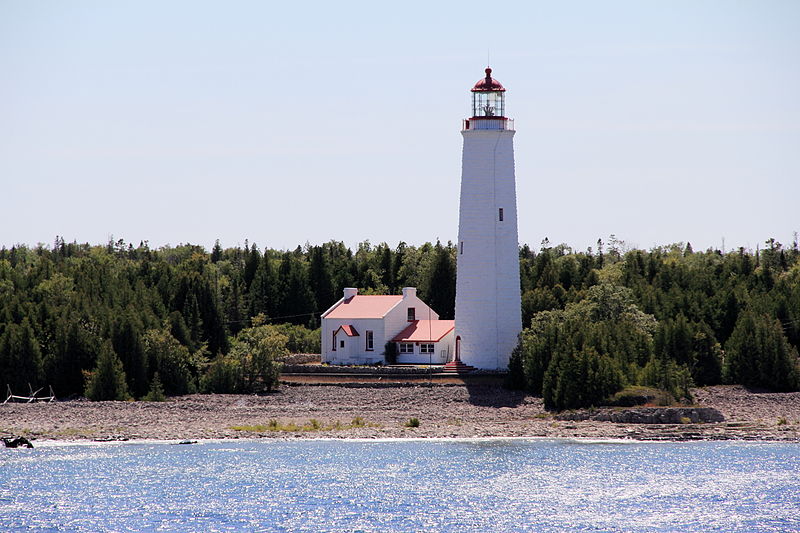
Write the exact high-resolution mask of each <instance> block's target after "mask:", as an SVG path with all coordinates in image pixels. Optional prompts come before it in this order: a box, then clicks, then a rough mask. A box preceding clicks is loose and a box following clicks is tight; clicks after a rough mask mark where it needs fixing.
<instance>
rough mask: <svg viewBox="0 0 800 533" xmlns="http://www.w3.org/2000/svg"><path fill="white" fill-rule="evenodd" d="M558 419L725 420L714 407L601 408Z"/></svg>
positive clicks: (621, 421)
mask: <svg viewBox="0 0 800 533" xmlns="http://www.w3.org/2000/svg"><path fill="white" fill-rule="evenodd" d="M555 419H556V420H571V421H583V420H593V421H597V422H614V423H616V424H686V423H692V424H697V423H717V422H724V421H725V417H724V416H722V413H720V412H719V411H717V410H716V409H714V408H712V407H641V408H638V409H622V410H616V409H599V410H582V411H570V412H565V413H559V414H557V415H556V416H555Z"/></svg>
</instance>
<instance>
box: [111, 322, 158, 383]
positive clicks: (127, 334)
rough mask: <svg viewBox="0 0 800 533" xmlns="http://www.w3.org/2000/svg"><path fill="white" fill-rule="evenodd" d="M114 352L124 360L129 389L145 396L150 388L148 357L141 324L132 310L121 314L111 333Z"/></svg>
mask: <svg viewBox="0 0 800 533" xmlns="http://www.w3.org/2000/svg"><path fill="white" fill-rule="evenodd" d="M111 342H112V346H113V347H114V352H115V353H116V354H117V355H118V356H119V358H120V360H121V361H122V369H123V370H124V371H125V376H126V377H127V379H128V390H130V391H131V393H132V394H133V396H134V397H137V398H138V397H141V396H144V395H145V394H146V393H147V391H148V390H149V389H150V383H149V380H148V378H147V359H146V358H145V355H144V349H143V348H142V341H141V325H140V324H139V322H138V320H137V319H136V316H135V315H134V313H133V312H132V311H127V312H126V313H124V314H123V315H122V316H120V317H119V318H118V319H117V321H116V323H115V324H114V331H113V333H112V335H111Z"/></svg>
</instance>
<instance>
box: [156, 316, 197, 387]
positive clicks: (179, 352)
mask: <svg viewBox="0 0 800 533" xmlns="http://www.w3.org/2000/svg"><path fill="white" fill-rule="evenodd" d="M142 344H143V353H144V355H145V358H146V359H147V362H148V366H149V368H150V370H151V371H152V373H153V375H154V376H155V375H158V376H159V379H160V382H161V384H162V385H163V388H164V391H165V392H166V394H169V395H170V396H176V395H180V394H189V393H192V392H196V391H197V376H198V374H199V371H200V367H201V366H203V364H204V359H205V358H204V356H203V354H202V351H201V353H198V354H194V355H193V354H191V353H189V349H188V348H187V347H186V346H183V345H182V344H181V343H180V342H178V340H177V339H176V338H175V337H173V336H172V334H171V333H170V332H169V331H167V330H164V329H151V330H148V331H147V332H145V334H144V335H143V336H142ZM151 390H152V383H151Z"/></svg>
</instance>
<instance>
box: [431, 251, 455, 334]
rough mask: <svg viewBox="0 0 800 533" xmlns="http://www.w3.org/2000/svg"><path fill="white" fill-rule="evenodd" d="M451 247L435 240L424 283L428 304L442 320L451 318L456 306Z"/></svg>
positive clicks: (453, 262) (453, 263)
mask: <svg viewBox="0 0 800 533" xmlns="http://www.w3.org/2000/svg"><path fill="white" fill-rule="evenodd" d="M451 252H452V251H451V249H450V248H449V247H448V248H445V247H444V246H442V245H441V243H439V242H437V243H436V246H435V248H434V258H433V267H432V268H431V271H430V277H429V278H428V280H427V282H426V283H425V285H426V286H427V287H428V291H427V293H428V294H427V297H428V305H430V307H431V308H432V309H433V310H434V311H436V312H437V313H439V318H441V319H442V320H452V319H453V317H454V316H455V307H456V267H455V261H454V259H453V255H452V253H451Z"/></svg>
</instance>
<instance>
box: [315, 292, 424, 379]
mask: <svg viewBox="0 0 800 533" xmlns="http://www.w3.org/2000/svg"><path fill="white" fill-rule="evenodd" d="M408 289H409V288H406V289H404V291H403V294H404V298H403V299H402V300H400V301H399V302H398V303H397V304H396V305H395V306H394V307H392V308H391V309H390V310H389V311H388V312H387V313H386V315H385V316H384V317H383V318H359V319H353V318H340V319H331V318H323V319H322V327H321V328H320V329H321V333H320V335H321V336H322V350H321V351H322V362H323V363H330V364H339V365H348V364H372V363H375V362H379V361H384V355H383V352H384V350H385V347H386V342H388V341H389V340H391V339H393V338H394V337H395V336H396V335H397V334H398V333H400V332H401V331H403V330H404V329H405V328H406V327H407V326H408V308H409V307H413V308H414V309H415V313H416V319H417V320H428V319H429V318H430V319H431V320H438V319H439V315H438V314H437V313H435V312H434V311H433V310H432V309H430V307H428V306H427V304H425V302H423V301H422V300H420V299H419V298H418V297H417V295H416V290H414V289H413V288H412V289H411V290H408ZM343 301H344V299H342V300H339V301H338V302H337V303H336V304H334V305H333V307H331V309H329V310H328V311H326V312H325V314H327V313H328V312H329V311H331V310H332V309H334V308H335V307H336V306H338V305H339V304H341V303H342V302H343ZM429 311H430V313H429ZM348 324H349V325H352V326H353V327H354V328H356V331H358V333H359V336H358V337H355V339H357V340H356V341H355V342H349V340H348V342H346V343H345V345H346V347H348V349H349V350H350V351H349V352H347V353H342V352H341V349H338V348H337V350H336V351H333V350H331V346H332V342H331V340H332V336H333V332H334V331H336V330H337V329H339V328H340V327H341V326H344V325H348ZM367 330H372V331H373V343H374V344H373V346H374V350H373V351H372V352H367V351H366V331H367ZM344 337H346V335H345V334H344V332H340V333H339V334H338V335H337V340H338V339H340V338H344ZM348 339H352V338H351V337H348ZM426 355H427V354H426Z"/></svg>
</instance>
